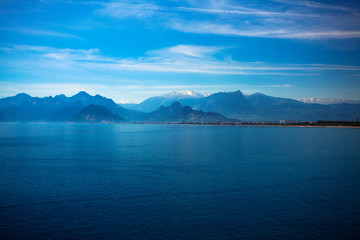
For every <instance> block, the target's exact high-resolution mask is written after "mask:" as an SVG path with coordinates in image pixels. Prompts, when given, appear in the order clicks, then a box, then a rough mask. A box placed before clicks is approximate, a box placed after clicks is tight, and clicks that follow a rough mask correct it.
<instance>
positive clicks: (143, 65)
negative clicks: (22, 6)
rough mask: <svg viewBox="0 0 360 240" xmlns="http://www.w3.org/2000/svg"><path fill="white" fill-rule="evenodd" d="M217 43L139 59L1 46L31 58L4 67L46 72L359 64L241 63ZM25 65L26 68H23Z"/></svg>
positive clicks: (314, 70) (285, 70)
mask: <svg viewBox="0 0 360 240" xmlns="http://www.w3.org/2000/svg"><path fill="white" fill-rule="evenodd" d="M224 49H225V48H221V47H216V46H197V45H176V46H173V47H169V48H164V49H158V50H154V51H150V52H148V55H144V56H143V57H139V58H114V57H108V56H105V55H102V54H101V52H100V50H99V49H85V50H84V49H57V48H51V47H43V46H24V45H20V46H19V45H15V46H7V47H2V48H0V50H1V51H3V52H4V53H7V54H8V55H12V54H13V53H14V52H18V53H23V54H25V55H26V58H27V59H30V60H29V61H26V60H24V59H23V58H21V59H14V60H13V61H11V62H10V61H9V60H6V61H1V62H2V64H3V66H4V67H6V66H7V65H8V67H9V68H15V69H17V70H18V71H40V70H41V71H46V69H58V70H61V69H71V70H72V71H77V72H79V71H83V72H88V71H91V72H97V73H99V74H101V73H102V72H108V71H111V72H113V73H116V72H119V73H121V72H123V71H137V72H139V71H141V72H156V73H178V74H185V73H196V74H217V75H278V76H301V75H314V74H319V73H320V72H328V71H348V72H358V71H360V66H347V65H329V64H273V63H263V62H239V61H235V60H232V59H231V56H228V55H226V54H225V53H222V51H223V50H224ZM24 66H26V67H24Z"/></svg>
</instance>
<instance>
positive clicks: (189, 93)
mask: <svg viewBox="0 0 360 240" xmlns="http://www.w3.org/2000/svg"><path fill="white" fill-rule="evenodd" d="M169 95H170V96H174V97H175V96H176V97H179V96H189V97H203V95H202V94H200V93H198V92H194V91H190V90H181V91H173V92H172V93H170V94H169Z"/></svg>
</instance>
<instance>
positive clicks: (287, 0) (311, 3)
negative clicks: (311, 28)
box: [272, 0, 358, 15]
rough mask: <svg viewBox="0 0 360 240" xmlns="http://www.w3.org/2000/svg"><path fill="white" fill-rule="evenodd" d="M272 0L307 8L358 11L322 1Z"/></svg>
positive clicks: (356, 12) (354, 12) (355, 12)
mask: <svg viewBox="0 0 360 240" xmlns="http://www.w3.org/2000/svg"><path fill="white" fill-rule="evenodd" d="M272 1H274V2H279V3H286V4H291V5H297V6H302V7H307V8H318V9H323V10H336V11H345V12H350V13H353V14H355V15H357V14H358V11H356V10H355V9H354V8H349V7H344V6H339V5H331V4H324V3H319V2H315V1H297V0H272Z"/></svg>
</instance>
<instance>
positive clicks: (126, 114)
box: [55, 91, 142, 120]
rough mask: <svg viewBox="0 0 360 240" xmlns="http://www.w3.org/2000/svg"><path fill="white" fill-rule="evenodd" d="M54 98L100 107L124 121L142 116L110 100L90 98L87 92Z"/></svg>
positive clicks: (96, 96) (101, 97)
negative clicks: (117, 115)
mask: <svg viewBox="0 0 360 240" xmlns="http://www.w3.org/2000/svg"><path fill="white" fill-rule="evenodd" d="M55 98H59V99H62V100H64V101H66V102H76V101H79V102H81V103H82V104H83V105H84V106H88V105H90V104H94V105H101V106H104V107H106V108H107V109H109V110H110V111H112V112H113V113H116V114H119V115H120V116H122V117H123V118H125V119H128V120H131V119H134V118H138V117H141V116H142V113H140V112H137V111H134V110H129V109H126V108H124V107H122V106H120V105H119V104H116V103H115V102H114V101H113V100H112V99H110V98H106V97H103V96H100V95H98V94H97V95H95V96H91V95H90V94H88V93H87V92H84V91H81V92H79V93H78V94H75V95H74V96H72V97H66V96H65V95H57V96H55Z"/></svg>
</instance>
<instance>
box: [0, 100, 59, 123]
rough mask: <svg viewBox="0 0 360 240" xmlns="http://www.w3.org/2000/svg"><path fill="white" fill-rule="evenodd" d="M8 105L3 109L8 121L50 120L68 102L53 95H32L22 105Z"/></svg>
mask: <svg viewBox="0 0 360 240" xmlns="http://www.w3.org/2000/svg"><path fill="white" fill-rule="evenodd" d="M15 97H16V96H15ZM5 100H7V99H5ZM8 106H9V107H7V108H2V109H1V112H2V114H3V117H4V119H5V120H6V121H49V120H50V119H51V118H52V117H53V116H54V114H55V113H56V112H57V111H59V110H60V109H62V108H63V107H65V106H66V103H65V102H64V101H62V100H60V99H56V98H53V97H45V98H37V97H30V99H29V100H27V101H25V102H24V103H22V104H20V105H12V104H10V105H8Z"/></svg>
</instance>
